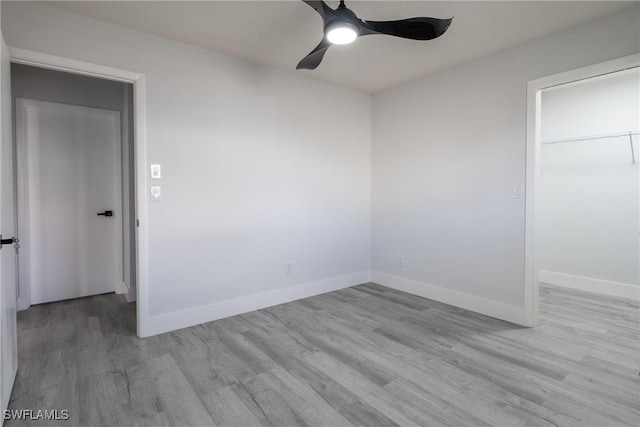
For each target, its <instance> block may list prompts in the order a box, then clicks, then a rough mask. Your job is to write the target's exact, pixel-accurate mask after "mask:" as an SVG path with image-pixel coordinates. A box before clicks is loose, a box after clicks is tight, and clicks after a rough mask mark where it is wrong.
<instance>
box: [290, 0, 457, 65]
mask: <svg viewBox="0 0 640 427" xmlns="http://www.w3.org/2000/svg"><path fill="white" fill-rule="evenodd" d="M302 1H303V2H305V3H306V4H308V5H309V6H311V7H312V8H313V9H314V10H315V11H316V12H318V14H320V16H321V17H322V23H323V26H324V37H323V38H322V41H321V42H320V44H319V45H318V46H316V48H315V49H313V50H312V51H311V53H309V54H308V55H307V56H305V57H304V58H303V59H302V61H300V62H299V63H298V66H297V67H296V69H297V70H300V69H307V70H315V69H316V67H318V65H320V62H321V61H322V57H323V56H324V54H325V52H326V51H327V49H329V46H331V45H332V44H348V43H351V42H353V41H354V40H355V39H356V38H358V37H361V36H368V35H371V34H387V35H390V36H396V37H403V38H405V39H412V40H431V39H435V38H436V37H440V36H441V35H442V34H444V32H445V31H447V29H448V28H449V25H451V21H453V18H451V19H437V18H408V19H400V20H398V21H365V20H362V19H360V18H358V16H357V15H356V14H355V13H354V12H353V11H352V10H351V9H349V8H348V7H346V6H345V5H344V0H341V1H340V5H339V6H338V7H337V8H336V9H331V8H330V7H329V6H328V5H327V4H326V3H325V2H324V1H322V0H302Z"/></svg>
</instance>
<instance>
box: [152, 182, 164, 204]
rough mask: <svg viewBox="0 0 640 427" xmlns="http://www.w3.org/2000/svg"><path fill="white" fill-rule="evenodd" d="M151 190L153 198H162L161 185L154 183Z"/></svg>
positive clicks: (156, 199)
mask: <svg viewBox="0 0 640 427" xmlns="http://www.w3.org/2000/svg"><path fill="white" fill-rule="evenodd" d="M150 190H151V200H154V201H158V200H160V195H161V194H162V189H161V188H160V186H159V185H154V186H153V187H151V188H150Z"/></svg>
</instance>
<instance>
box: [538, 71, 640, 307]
mask: <svg viewBox="0 0 640 427" xmlns="http://www.w3.org/2000/svg"><path fill="white" fill-rule="evenodd" d="M541 126H542V129H541V139H542V142H543V145H542V146H541V150H540V167H541V175H540V186H539V189H538V204H537V206H536V210H537V211H536V214H537V221H538V223H537V224H538V226H537V230H538V235H537V242H538V245H539V246H538V249H537V250H538V252H537V253H538V254H539V258H538V259H539V266H540V270H541V280H543V281H546V282H549V283H553V284H559V285H565V286H579V287H581V288H583V289H585V290H595V291H600V292H603V293H609V294H613V295H619V296H628V294H627V293H625V286H623V285H624V284H627V285H636V286H638V285H640V246H639V240H638V229H639V225H640V224H639V223H638V222H639V218H640V181H639V176H638V163H635V164H634V163H632V156H631V147H630V138H629V137H628V136H626V137H622V138H608V139H599V140H589V141H581V142H565V143H559V144H544V142H545V141H549V140H558V139H563V138H573V137H583V136H590V135H606V134H615V133H622V132H629V131H634V132H637V131H638V130H639V129H640V72H639V71H638V69H635V70H628V71H624V72H620V73H614V74H610V75H607V76H603V77H598V78H595V79H589V80H585V81H582V82H579V83H574V84H570V85H566V86H559V87H556V88H552V89H548V90H545V91H543V92H542V117H541ZM633 140H634V145H635V147H634V148H635V152H636V155H637V156H640V153H639V152H638V136H634V137H633ZM636 161H637V162H638V161H640V159H637V160H636ZM599 282H600V283H599ZM603 282H604V283H603ZM597 283H599V285H598V286H600V287H598V288H594V286H596V285H595V284H597Z"/></svg>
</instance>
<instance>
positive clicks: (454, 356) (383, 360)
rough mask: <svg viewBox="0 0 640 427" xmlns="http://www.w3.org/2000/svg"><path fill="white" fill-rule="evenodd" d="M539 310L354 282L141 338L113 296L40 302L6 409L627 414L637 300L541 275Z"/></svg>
mask: <svg viewBox="0 0 640 427" xmlns="http://www.w3.org/2000/svg"><path fill="white" fill-rule="evenodd" d="M540 309H541V322H540V326H539V327H537V328H535V329H526V328H522V327H518V326H515V325H512V324H509V323H506V322H502V321H498V320H495V319H491V318H488V317H485V316H481V315H478V314H474V313H471V312H468V311H465V310H461V309H457V308H454V307H451V306H447V305H444V304H440V303H436V302H433V301H430V300H426V299H422V298H419V297H416V296H411V295H408V294H405V293H402V292H397V291H394V290H390V289H388V288H384V287H381V286H378V285H374V284H366V285H361V286H356V287H354V288H350V289H346V290H342V291H338V292H332V293H329V294H325V295H321V296H316V297H313V298H308V299H305V300H302V301H297V302H293V303H289V304H284V305H280V306H277V307H272V308H268V309H264V310H260V311H256V312H252V313H249V314H245V315H241V316H236V317H233V318H229V319H223V320H219V321H215V322H210V323H207V324H205V325H200V326H196V327H192V328H187V329H183V330H180V331H177V332H174V333H168V334H164V335H160V336H156V337H152V338H147V339H143V340H140V339H138V338H136V337H135V336H134V334H133V331H134V318H135V306H134V305H133V304H125V303H123V302H122V300H120V299H119V297H117V296H115V295H103V296H97V297H91V298H84V299H80V300H74V301H67V302H61V303H54V304H48V305H42V306H36V307H32V308H31V309H29V310H28V311H26V312H22V313H20V316H19V322H18V327H19V358H20V361H19V372H18V377H17V380H16V385H15V388H14V391H13V395H12V400H11V403H10V408H12V409H68V410H69V411H70V415H71V419H70V421H68V422H62V423H61V425H67V426H68V425H82V426H84V425H119V426H120V425H122V426H128V425H138V426H142V425H148V426H162V425H177V426H181V425H196V426H207V425H224V426H242V427H250V426H259V425H265V426H276V427H286V426H297V425H316V426H348V425H360V426H378V425H380V426H398V425H400V426H487V425H492V426H583V425H591V426H601V427H606V426H622V425H624V426H638V425H639V421H640V396H639V393H640V377H639V376H638V372H639V369H640V367H639V354H640V347H639V327H638V323H639V315H638V313H639V308H638V305H637V304H634V303H632V302H630V301H626V300H621V299H620V300H616V299H612V298H607V297H602V296H595V295H590V294H586V293H580V292H576V291H570V290H566V289H561V288H551V287H545V288H543V289H542V300H541V304H540ZM33 424H34V425H40V426H42V425H50V424H47V423H43V422H42V421H39V422H33ZM6 425H10V426H12V425H26V423H25V422H11V421H9V422H7V423H6Z"/></svg>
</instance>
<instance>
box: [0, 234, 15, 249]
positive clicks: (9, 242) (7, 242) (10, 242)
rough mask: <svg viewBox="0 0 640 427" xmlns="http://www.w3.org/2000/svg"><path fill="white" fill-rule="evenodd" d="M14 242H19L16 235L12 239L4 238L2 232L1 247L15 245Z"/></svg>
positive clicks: (0, 237)
mask: <svg viewBox="0 0 640 427" xmlns="http://www.w3.org/2000/svg"><path fill="white" fill-rule="evenodd" d="M14 243H18V239H16V238H15V237H12V238H10V239H3V238H2V234H0V249H2V246H4V245H13V244H14Z"/></svg>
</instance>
